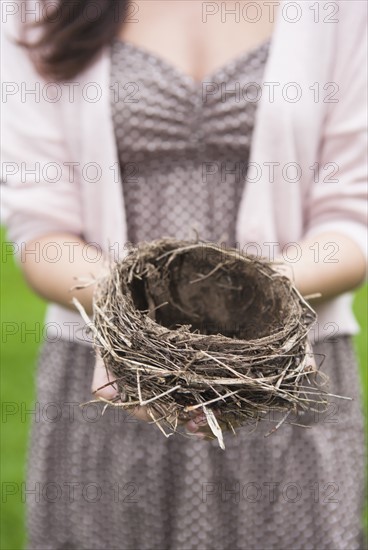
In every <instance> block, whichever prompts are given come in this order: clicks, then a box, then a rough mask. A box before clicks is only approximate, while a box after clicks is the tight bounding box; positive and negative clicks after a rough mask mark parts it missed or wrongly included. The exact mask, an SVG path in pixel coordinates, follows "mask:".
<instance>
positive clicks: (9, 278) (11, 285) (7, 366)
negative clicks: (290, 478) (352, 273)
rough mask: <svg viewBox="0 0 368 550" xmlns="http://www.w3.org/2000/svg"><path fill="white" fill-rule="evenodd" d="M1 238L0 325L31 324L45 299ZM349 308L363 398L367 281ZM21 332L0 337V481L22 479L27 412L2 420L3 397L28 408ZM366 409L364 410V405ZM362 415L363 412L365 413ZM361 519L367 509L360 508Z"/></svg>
mask: <svg viewBox="0 0 368 550" xmlns="http://www.w3.org/2000/svg"><path fill="white" fill-rule="evenodd" d="M0 244H1V254H2V256H1V262H0V265H1V279H0V281H1V289H0V300H1V302H0V303H1V330H2V332H3V329H4V327H5V326H7V327H9V326H10V325H9V324H7V325H5V323H14V326H16V325H20V323H25V326H27V327H35V326H36V323H40V324H41V323H42V320H43V315H44V312H45V303H44V302H43V301H42V300H40V299H39V298H38V297H36V296H35V295H34V294H33V293H32V292H31V291H30V290H29V289H28V288H27V286H26V285H25V283H24V280H23V278H22V275H21V273H20V270H19V268H18V267H17V266H16V265H15V263H14V260H13V258H12V257H9V256H8V257H6V254H4V250H6V242H5V237H4V232H3V231H2V232H1V235H0ZM354 309H355V313H356V315H357V317H358V320H359V322H360V325H361V327H362V330H361V333H360V334H359V335H358V336H356V338H355V342H356V348H357V352H358V355H359V361H360V367H361V369H360V370H361V377H362V386H363V392H364V399H365V401H364V402H365V403H366V402H367V401H366V399H367V392H368V373H367V348H368V345H367V327H368V322H367V286H365V287H363V288H361V289H360V290H359V291H358V292H357V293H356V297H355V303H354ZM23 340H25V341H22V338H21V331H19V332H18V333H17V334H15V335H13V336H8V337H7V338H5V333H3V335H2V342H1V355H0V360H1V401H2V404H3V405H2V419H1V425H0V426H1V482H2V489H3V487H4V483H6V482H11V483H16V484H19V485H20V483H21V482H22V481H23V480H24V471H25V457H26V450H27V441H28V431H29V424H30V420H31V415H26V416H25V418H22V417H21V414H20V413H18V414H14V415H13V416H10V417H9V418H8V419H7V421H6V422H5V421H4V420H5V418H4V415H3V412H4V408H3V407H5V406H6V403H9V402H14V403H22V404H23V407H26V408H27V409H30V408H31V407H32V402H33V401H34V396H35V390H34V372H35V364H36V359H37V351H38V348H39V345H40V342H39V338H38V337H37V336H35V335H31V334H30V335H28V336H27V338H26V339H24V338H23ZM365 410H366V413H367V409H365ZM366 418H367V414H366ZM24 512H25V511H24V504H23V503H22V501H21V497H20V493H18V494H16V495H14V496H9V497H8V498H6V497H5V495H3V496H2V498H1V525H0V532H1V538H0V549H1V550H20V549H22V548H23V546H24V541H25V531H24ZM365 519H367V514H365Z"/></svg>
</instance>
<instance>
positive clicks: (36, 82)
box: [1, 21, 83, 252]
mask: <svg viewBox="0 0 368 550" xmlns="http://www.w3.org/2000/svg"><path fill="white" fill-rule="evenodd" d="M12 23H13V22H11V21H10V22H7V23H6V24H5V23H3V24H2V26H3V28H2V33H1V41H2V72H3V75H2V89H3V98H2V107H3V109H2V111H3V117H2V123H1V126H2V137H3V139H2V162H1V183H2V201H1V205H2V221H3V223H4V224H5V225H6V227H7V230H8V238H9V239H10V240H11V241H13V242H15V243H16V250H17V251H18V252H19V251H20V248H21V246H22V244H23V246H24V243H27V241H30V240H32V239H35V238H37V237H41V236H44V235H46V234H48V233H53V232H60V231H63V232H68V233H72V234H75V235H81V234H82V232H83V223H82V207H81V199H80V183H79V180H78V171H77V169H76V166H75V163H72V162H71V161H73V158H72V156H71V154H70V152H69V151H68V147H67V143H66V141H65V137H64V132H63V124H62V123H63V116H62V105H61V102H62V101H64V98H63V97H61V98H60V97H59V96H60V93H61V92H62V91H65V90H63V86H58V85H56V86H55V84H54V83H48V82H47V81H45V80H44V79H43V78H42V77H41V76H40V75H39V74H38V73H37V72H36V70H35V68H34V66H33V63H32V62H31V60H30V59H29V56H28V53H27V51H26V50H25V48H23V47H21V46H19V45H17V43H16V40H15V38H16V33H15V32H14V28H15V26H14V25H13V26H12Z"/></svg>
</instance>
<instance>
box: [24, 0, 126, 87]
mask: <svg viewBox="0 0 368 550" xmlns="http://www.w3.org/2000/svg"><path fill="white" fill-rule="evenodd" d="M47 4H48V0H42V7H41V10H40V11H41V12H42V13H41V16H42V17H41V18H40V20H39V21H37V22H36V23H33V24H32V25H31V27H34V26H36V27H37V28H41V35H40V36H39V37H38V38H37V40H36V41H33V42H30V41H29V40H27V39H26V36H27V28H28V29H29V26H28V27H27V26H26V28H25V30H24V33H25V34H23V35H22V39H21V40H20V41H19V43H20V44H21V45H23V46H25V47H26V48H27V49H28V50H29V51H30V53H31V56H32V59H33V61H34V63H35V65H36V67H37V69H38V71H39V72H40V74H42V75H43V76H45V77H47V78H51V79H52V80H57V81H65V80H70V79H72V78H73V77H75V76H76V75H78V74H79V73H80V72H82V71H83V70H84V69H86V68H87V67H88V66H89V65H90V63H91V62H92V61H93V60H94V59H95V57H96V55H97V54H98V53H99V52H100V51H101V49H102V48H103V46H105V45H106V44H108V43H109V42H110V41H111V39H112V38H113V37H114V36H116V34H117V32H118V31H119V29H120V28H121V26H122V23H123V21H124V18H125V16H126V12H127V8H128V5H129V0H60V1H59V3H58V5H57V6H55V4H54V3H52V6H51V7H52V9H50V6H49V7H48V6H47Z"/></svg>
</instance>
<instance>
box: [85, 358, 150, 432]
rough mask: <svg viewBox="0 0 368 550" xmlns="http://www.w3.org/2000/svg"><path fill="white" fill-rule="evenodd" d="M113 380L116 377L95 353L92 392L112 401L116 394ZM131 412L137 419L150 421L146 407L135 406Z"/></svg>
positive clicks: (116, 390)
mask: <svg viewBox="0 0 368 550" xmlns="http://www.w3.org/2000/svg"><path fill="white" fill-rule="evenodd" d="M114 380H116V378H115V377H114V375H113V374H111V372H110V371H108V370H107V369H106V367H105V365H104V362H103V360H102V358H101V356H100V354H99V353H97V355H96V363H95V370H94V373H93V381H92V393H93V394H94V395H95V396H96V397H102V398H103V399H106V400H107V401H112V400H113V399H114V398H116V397H117V396H118V389H117V386H116V384H111V382H114ZM132 414H133V416H135V418H137V419H138V420H144V421H145V422H149V421H152V418H151V417H150V416H149V414H148V413H147V407H135V408H134V409H133V410H132Z"/></svg>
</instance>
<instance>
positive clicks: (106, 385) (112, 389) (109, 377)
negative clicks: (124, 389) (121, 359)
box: [92, 353, 118, 401]
mask: <svg viewBox="0 0 368 550" xmlns="http://www.w3.org/2000/svg"><path fill="white" fill-rule="evenodd" d="M114 380H116V378H115V376H114V375H113V374H111V372H110V371H108V369H107V368H106V367H105V364H104V362H103V360H102V358H101V356H100V354H99V353H97V355H96V363H95V369H94V373H93V380H92V393H94V395H96V397H103V398H104V399H108V400H109V401H111V400H112V399H114V397H116V396H117V395H118V391H117V387H116V385H115V384H112V382H114Z"/></svg>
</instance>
